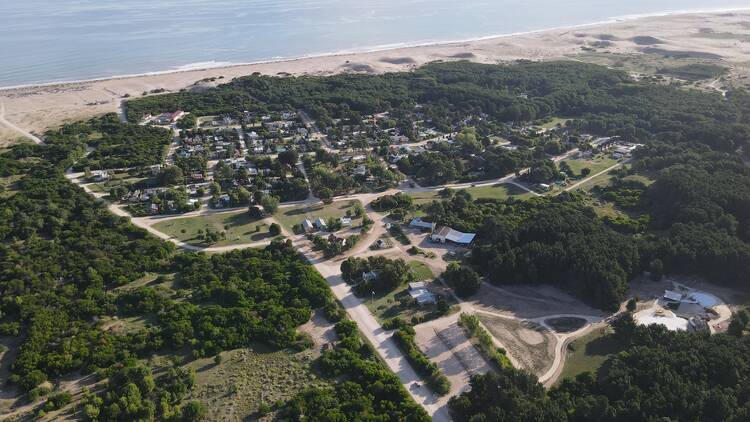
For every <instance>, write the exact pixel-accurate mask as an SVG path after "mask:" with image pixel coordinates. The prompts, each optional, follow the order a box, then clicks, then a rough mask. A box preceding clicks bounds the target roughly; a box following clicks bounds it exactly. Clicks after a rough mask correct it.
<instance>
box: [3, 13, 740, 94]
mask: <svg viewBox="0 0 750 422" xmlns="http://www.w3.org/2000/svg"><path fill="white" fill-rule="evenodd" d="M747 11H750V6H748V7H739V8H738V7H732V8H716V9H693V10H679V11H670V12H655V13H646V14H635V15H624V16H616V17H611V18H607V19H604V20H601V21H596V22H589V23H582V24H575V25H563V26H556V27H549V28H543V29H535V30H529V31H519V32H511V33H506V34H494V35H485V36H481V37H472V38H465V39H458V40H447V41H427V42H416V43H397V44H386V45H380V46H377V45H376V46H370V47H362V48H361V49H351V50H339V51H335V52H329V53H311V54H308V55H303V56H296V57H279V58H269V59H261V60H257V61H251V62H238V63H232V62H215V63H216V65H214V66H211V65H209V66H201V65H203V64H207V63H211V62H213V61H203V62H194V63H186V64H184V65H179V66H177V67H176V68H173V69H167V70H155V71H148V72H142V73H132V74H123V75H112V76H102V77H94V78H89V79H78V80H70V81H55V82H39V83H28V84H20V85H10V86H0V95H1V94H4V93H10V92H13V91H22V90H27V89H38V88H50V87H56V86H69V85H80V84H88V83H96V82H107V81H116V80H123V79H133V78H142V77H152V76H164V75H172V74H181V73H190V72H200V71H214V70H221V69H233V68H238V67H247V66H258V65H268V64H279V63H287V62H288V63H293V62H297V61H302V60H309V59H324V58H335V57H342V56H357V55H363V54H371V53H382V52H388V51H397V50H402V49H416V48H425V47H450V46H455V45H457V44H463V43H477V42H482V41H493V40H501V39H504V38H512V37H520V36H527V35H535V34H543V33H546V32H554V31H563V30H568V31H570V30H575V29H585V28H590V27H596V26H606V25H612V24H618V23H624V22H633V21H638V20H642V19H649V18H660V17H673V16H689V15H700V14H719V13H734V12H747Z"/></svg>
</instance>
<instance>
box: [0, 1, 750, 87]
mask: <svg viewBox="0 0 750 422" xmlns="http://www.w3.org/2000/svg"><path fill="white" fill-rule="evenodd" d="M742 7H750V0H744V1H740V0H0V87H8V86H17V85H24V84H36V83H48V82H59V81H73V80H84V79H93V78H104V77H111V76H119V75H131V74H141V73H149V72H159V71H170V70H180V69H189V68H206V67H212V66H220V65H226V64H232V63H249V62H257V61H265V60H277V59H282V58H296V57H304V56H311V55H320V54H331V53H336V52H356V51H367V50H375V49H380V48H387V47H397V46H407V45H417V44H425V43H432V42H447V41H455V40H467V39H476V38H482V37H488V36H492V35H504V34H512V33H519V32H526V31H536V30H542V29H546V28H556V27H562V26H573V25H582V24H587V23H595V22H602V21H610V20H613V19H616V18H621V17H627V16H633V15H654V14H663V13H674V12H681V11H696V10H717V9H732V8H742ZM644 35H647V34H644Z"/></svg>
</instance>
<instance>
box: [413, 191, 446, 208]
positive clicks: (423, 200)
mask: <svg viewBox="0 0 750 422" xmlns="http://www.w3.org/2000/svg"><path fill="white" fill-rule="evenodd" d="M409 196H411V198H412V199H413V200H414V205H422V204H429V203H430V202H432V201H439V200H440V196H439V195H438V192H437V191H429V192H417V193H410V194H409Z"/></svg>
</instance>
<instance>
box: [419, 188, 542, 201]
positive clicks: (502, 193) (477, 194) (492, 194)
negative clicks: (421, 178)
mask: <svg viewBox="0 0 750 422" xmlns="http://www.w3.org/2000/svg"><path fill="white" fill-rule="evenodd" d="M461 190H465V191H467V192H469V193H470V194H471V196H472V197H473V198H475V199H485V198H486V199H507V198H511V197H512V198H516V199H530V198H532V197H533V195H532V194H531V193H529V192H526V191H525V190H523V189H521V188H519V187H518V186H516V185H512V184H509V183H500V184H497V185H491V186H472V187H469V188H465V189H461ZM409 196H411V197H412V199H413V200H414V204H415V205H422V204H428V203H430V202H432V201H439V200H440V199H441V198H440V195H439V194H438V191H430V192H418V193H410V194H409Z"/></svg>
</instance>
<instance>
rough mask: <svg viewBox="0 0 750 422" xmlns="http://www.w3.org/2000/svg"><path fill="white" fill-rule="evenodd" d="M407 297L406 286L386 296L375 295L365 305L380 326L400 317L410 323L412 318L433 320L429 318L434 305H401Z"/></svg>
mask: <svg viewBox="0 0 750 422" xmlns="http://www.w3.org/2000/svg"><path fill="white" fill-rule="evenodd" d="M408 297H409V288H408V287H407V286H403V287H399V288H398V289H395V290H393V291H391V292H389V293H386V294H377V295H375V300H374V301H373V300H372V297H367V298H363V299H366V301H365V304H366V305H367V309H369V310H370V313H372V314H373V315H374V316H375V318H376V319H377V320H378V321H380V323H381V324H382V323H383V322H385V320H387V319H391V318H394V317H400V318H401V319H403V320H404V321H407V322H408V321H410V320H411V319H412V317H422V318H424V319H426V320H427V319H433V318H431V317H430V315H431V314H434V310H435V306H434V305H425V306H417V305H414V304H411V303H410V304H408V305H401V300H402V299H406V298H408Z"/></svg>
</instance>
